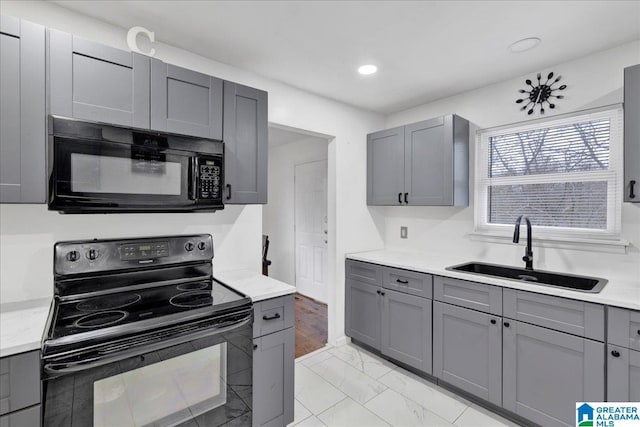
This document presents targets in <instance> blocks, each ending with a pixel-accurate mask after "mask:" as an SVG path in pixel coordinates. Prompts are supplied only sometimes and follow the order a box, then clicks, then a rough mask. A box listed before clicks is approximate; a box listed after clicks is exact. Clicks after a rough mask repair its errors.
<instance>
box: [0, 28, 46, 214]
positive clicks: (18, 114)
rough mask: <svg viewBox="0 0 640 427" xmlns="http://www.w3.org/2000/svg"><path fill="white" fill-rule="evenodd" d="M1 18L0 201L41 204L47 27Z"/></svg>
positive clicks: (43, 174)
mask: <svg viewBox="0 0 640 427" xmlns="http://www.w3.org/2000/svg"><path fill="white" fill-rule="evenodd" d="M0 18H1V20H0V93H1V94H2V96H1V97H0V123H2V125H0V202H1V203H44V202H45V199H46V176H45V173H46V161H45V148H46V115H45V29H44V27H42V26H40V25H36V24H33V23H31V22H27V21H21V20H19V19H16V18H12V17H8V16H1V17H0Z"/></svg>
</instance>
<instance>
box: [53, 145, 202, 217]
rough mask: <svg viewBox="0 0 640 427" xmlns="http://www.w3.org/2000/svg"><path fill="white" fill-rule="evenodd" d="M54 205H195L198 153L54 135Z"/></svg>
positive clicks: (109, 208)
mask: <svg viewBox="0 0 640 427" xmlns="http://www.w3.org/2000/svg"><path fill="white" fill-rule="evenodd" d="M51 138H53V141H52V144H53V146H52V148H53V150H52V156H53V159H52V160H53V165H52V166H53V168H52V171H51V182H50V199H49V209H51V210H61V211H64V212H70V213H73V212H92V211H94V212H118V211H122V212H132V211H133V212H135V211H150V210H154V211H174V210H178V211H179V210H193V209H195V207H196V206H197V203H196V200H195V198H196V194H194V192H195V190H194V185H193V182H194V179H195V178H194V174H195V173H196V171H195V167H196V165H195V164H194V158H195V156H196V154H195V153H192V152H188V151H180V150H174V149H170V148H167V147H162V146H161V145H143V144H139V145H137V144H135V143H134V144H126V143H118V142H111V141H106V140H102V141H95V140H84V139H79V138H69V137H65V136H52V137H51Z"/></svg>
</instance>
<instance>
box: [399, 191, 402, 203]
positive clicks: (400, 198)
mask: <svg viewBox="0 0 640 427" xmlns="http://www.w3.org/2000/svg"><path fill="white" fill-rule="evenodd" d="M398 203H400V204H402V193H398Z"/></svg>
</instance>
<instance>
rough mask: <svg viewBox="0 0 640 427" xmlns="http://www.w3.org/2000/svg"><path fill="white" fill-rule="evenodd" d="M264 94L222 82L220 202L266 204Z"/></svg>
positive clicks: (265, 114) (266, 125)
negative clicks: (222, 177) (222, 183)
mask: <svg viewBox="0 0 640 427" xmlns="http://www.w3.org/2000/svg"><path fill="white" fill-rule="evenodd" d="M267 107H268V105H267V92H264V91H261V90H258V89H254V88H250V87H247V86H242V85H239V84H236V83H232V82H224V136H223V140H224V151H225V164H224V167H225V182H226V191H227V193H226V195H225V198H224V203H228V204H251V203H267V161H268V158H267V148H268V147H267V143H268V138H267V134H268V124H267Z"/></svg>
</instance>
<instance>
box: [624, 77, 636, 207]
mask: <svg viewBox="0 0 640 427" xmlns="http://www.w3.org/2000/svg"><path fill="white" fill-rule="evenodd" d="M638 117H640V64H638V65H634V66H632V67H627V68H625V69H624V201H625V202H635V203H638V202H640V121H639V120H638Z"/></svg>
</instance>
